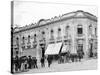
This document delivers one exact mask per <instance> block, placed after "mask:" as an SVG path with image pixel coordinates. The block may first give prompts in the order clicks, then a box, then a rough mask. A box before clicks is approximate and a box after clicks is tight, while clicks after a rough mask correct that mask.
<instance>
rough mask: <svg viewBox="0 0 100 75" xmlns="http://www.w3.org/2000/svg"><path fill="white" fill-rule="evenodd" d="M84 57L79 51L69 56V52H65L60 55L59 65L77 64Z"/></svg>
mask: <svg viewBox="0 0 100 75" xmlns="http://www.w3.org/2000/svg"><path fill="white" fill-rule="evenodd" d="M83 56H84V52H83V51H81V50H79V51H77V53H74V54H71V53H70V52H69V51H68V52H66V53H65V54H61V55H60V58H59V63H64V62H77V61H79V62H80V61H81V59H82V58H83Z"/></svg>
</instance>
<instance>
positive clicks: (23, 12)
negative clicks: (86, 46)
mask: <svg viewBox="0 0 100 75" xmlns="http://www.w3.org/2000/svg"><path fill="white" fill-rule="evenodd" d="M77 10H83V11H86V12H89V13H91V14H93V15H95V16H97V14H98V13H97V7H96V6H90V5H76V4H65V3H48V2H43V3H42V2H32V1H15V2H14V26H15V25H17V26H19V27H22V26H25V25H29V24H31V23H37V22H38V21H39V20H40V19H50V18H52V17H54V16H59V15H62V14H66V13H69V12H72V11H77Z"/></svg>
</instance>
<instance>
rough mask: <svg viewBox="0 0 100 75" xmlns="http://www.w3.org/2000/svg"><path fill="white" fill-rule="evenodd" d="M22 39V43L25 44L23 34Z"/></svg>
mask: <svg viewBox="0 0 100 75" xmlns="http://www.w3.org/2000/svg"><path fill="white" fill-rule="evenodd" d="M22 41H23V44H25V37H24V36H23V38H22Z"/></svg>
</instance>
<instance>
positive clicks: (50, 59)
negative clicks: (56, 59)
mask: <svg viewBox="0 0 100 75" xmlns="http://www.w3.org/2000/svg"><path fill="white" fill-rule="evenodd" d="M47 61H48V67H50V65H51V63H52V58H51V56H48V58H47Z"/></svg>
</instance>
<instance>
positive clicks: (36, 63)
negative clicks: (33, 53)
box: [34, 57, 38, 68]
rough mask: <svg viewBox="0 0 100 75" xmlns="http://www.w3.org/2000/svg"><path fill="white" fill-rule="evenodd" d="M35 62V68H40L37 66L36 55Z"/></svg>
mask: <svg viewBox="0 0 100 75" xmlns="http://www.w3.org/2000/svg"><path fill="white" fill-rule="evenodd" d="M34 64H35V68H38V66H37V58H36V57H35V58H34Z"/></svg>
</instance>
